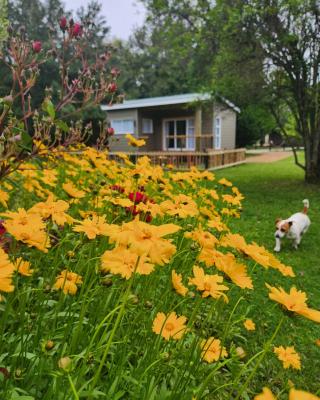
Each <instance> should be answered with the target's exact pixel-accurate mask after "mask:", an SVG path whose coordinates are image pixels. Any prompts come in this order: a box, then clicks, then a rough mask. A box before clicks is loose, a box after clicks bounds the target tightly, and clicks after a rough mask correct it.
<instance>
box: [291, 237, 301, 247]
mask: <svg viewBox="0 0 320 400" xmlns="http://www.w3.org/2000/svg"><path fill="white" fill-rule="evenodd" d="M300 242H301V238H297V239H294V241H293V244H292V245H293V248H294V249H295V250H298V246H299V244H300Z"/></svg>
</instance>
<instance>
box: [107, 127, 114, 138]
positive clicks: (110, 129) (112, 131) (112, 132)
mask: <svg viewBox="0 0 320 400" xmlns="http://www.w3.org/2000/svg"><path fill="white" fill-rule="evenodd" d="M107 134H108V135H109V136H112V135H114V129H113V128H112V127H109V128H107Z"/></svg>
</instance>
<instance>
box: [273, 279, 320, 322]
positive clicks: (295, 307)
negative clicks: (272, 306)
mask: <svg viewBox="0 0 320 400" xmlns="http://www.w3.org/2000/svg"><path fill="white" fill-rule="evenodd" d="M266 286H267V288H268V289H269V290H270V293H269V297H270V299H271V300H274V301H276V302H278V303H280V304H282V305H283V306H284V307H285V308H286V309H287V310H289V311H292V312H295V313H297V314H300V315H302V316H304V317H306V318H308V319H311V320H312V321H315V322H319V323H320V311H318V310H313V309H311V308H309V307H308V306H307V295H306V293H304V292H302V291H301V290H297V289H296V288H295V287H292V288H291V289H290V292H289V293H286V292H285V291H284V289H282V287H280V288H279V289H278V288H275V287H272V286H270V285H268V284H267V283H266Z"/></svg>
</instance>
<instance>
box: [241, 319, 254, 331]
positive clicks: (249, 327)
mask: <svg viewBox="0 0 320 400" xmlns="http://www.w3.org/2000/svg"><path fill="white" fill-rule="evenodd" d="M243 325H244V327H245V328H246V330H247V331H255V330H256V325H255V323H254V322H253V321H252V319H246V320H245V321H244V323H243Z"/></svg>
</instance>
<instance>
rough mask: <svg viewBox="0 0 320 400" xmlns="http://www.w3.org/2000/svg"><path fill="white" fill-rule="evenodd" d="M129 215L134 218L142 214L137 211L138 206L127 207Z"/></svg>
mask: <svg viewBox="0 0 320 400" xmlns="http://www.w3.org/2000/svg"><path fill="white" fill-rule="evenodd" d="M126 212H127V214H132V215H133V216H134V217H135V216H136V215H138V214H140V211H138V210H137V208H136V206H131V207H126Z"/></svg>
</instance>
